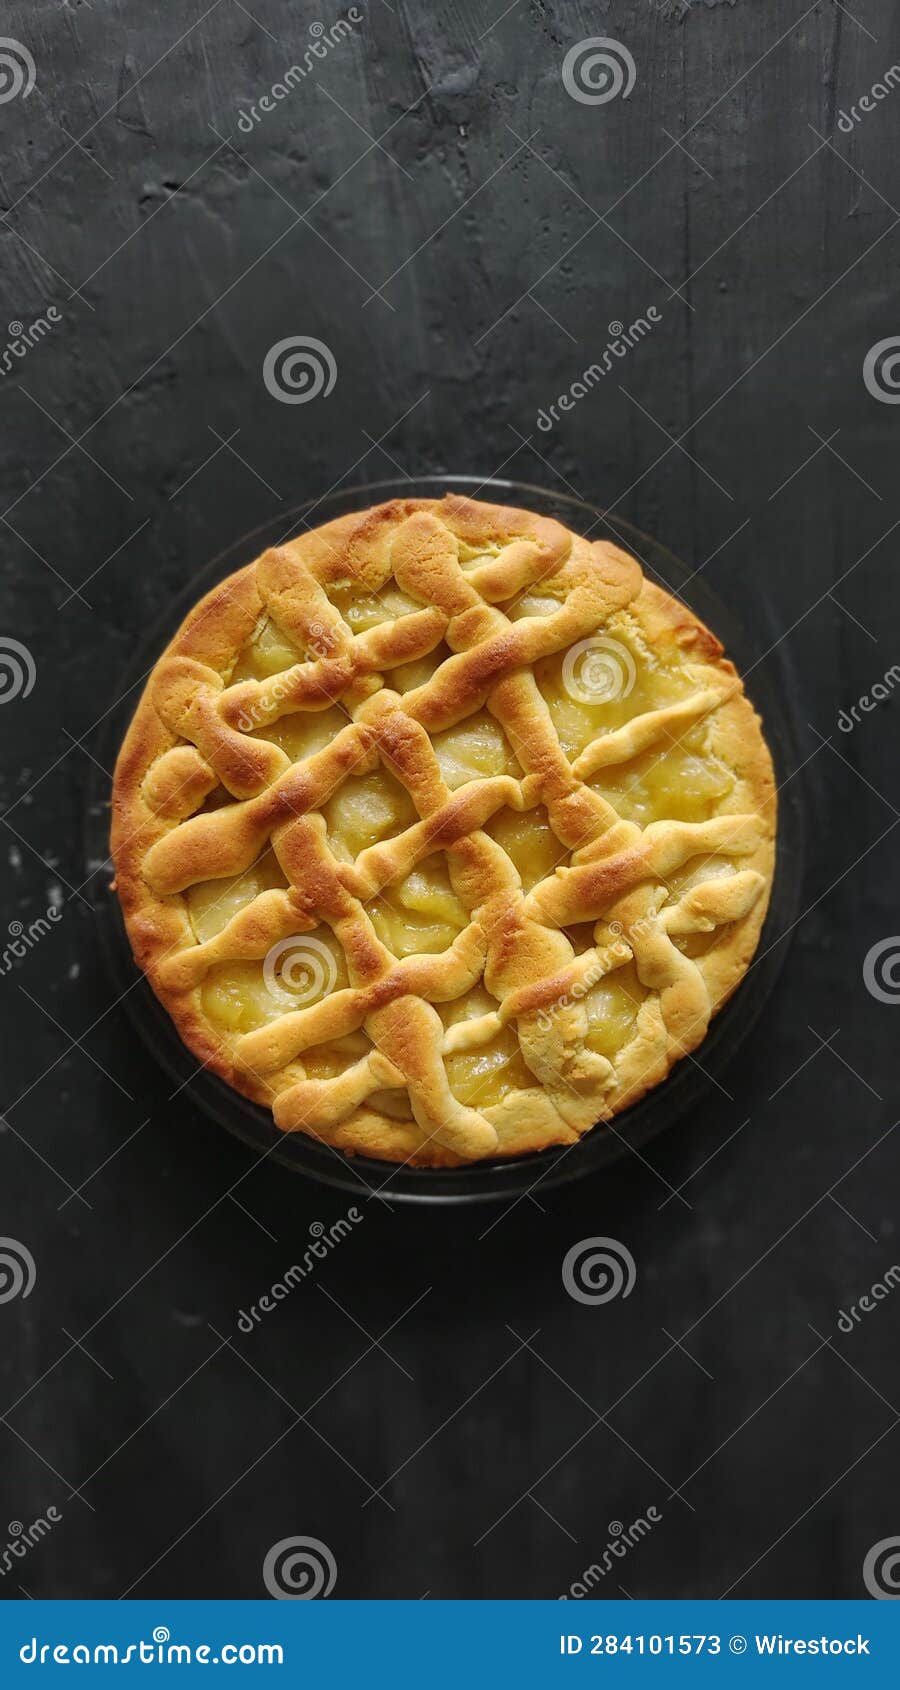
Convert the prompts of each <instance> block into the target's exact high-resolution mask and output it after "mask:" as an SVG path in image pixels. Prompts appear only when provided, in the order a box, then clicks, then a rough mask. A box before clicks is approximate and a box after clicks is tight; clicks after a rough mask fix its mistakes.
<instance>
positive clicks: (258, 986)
mask: <svg viewBox="0 0 900 1690" xmlns="http://www.w3.org/2000/svg"><path fill="white" fill-rule="evenodd" d="M774 832H775V794H774V785H773V780H772V768H771V762H770V758H769V754H768V750H767V748H766V744H765V741H764V739H763V737H762V732H761V728H760V723H759V720H758V718H757V716H756V714H755V712H754V711H753V708H752V706H751V705H750V703H749V701H748V700H747V698H746V696H745V694H744V691H743V688H742V686H741V683H740V680H739V679H738V677H737V675H736V673H735V670H734V668H733V667H732V665H731V664H730V663H729V662H728V661H727V660H726V659H724V658H723V656H722V648H721V646H720V645H719V643H718V641H717V640H716V639H715V638H714V636H713V635H712V634H710V632H709V631H708V629H706V628H705V627H704V626H703V624H702V623H700V622H699V621H698V620H697V619H696V617H695V616H694V615H693V614H692V612H691V611H689V610H688V609H687V608H686V607H685V606H684V605H682V604H681V603H679V602H678V601H677V600H675V599H673V598H671V597H670V596H669V595H668V594H667V593H665V592H663V591H662V590H661V589H660V588H659V587H657V586H656V585H654V584H653V583H651V582H648V581H646V580H645V579H644V577H643V575H642V572H641V569H640V567H639V565H638V564H637V563H636V562H635V560H634V559H633V558H631V557H629V556H627V555H626V554H625V553H624V552H622V551H620V550H618V549H617V548H616V547H614V546H611V545H609V544H607V543H605V542H589V541H587V540H583V539H581V538H579V537H578V536H577V535H575V534H573V533H571V532H569V530H567V529H566V528H564V527H562V526H561V525H560V524H559V523H557V522H555V521H552V520H550V519H548V518H546V517H542V516H538V515H535V514H534V513H532V512H529V511H522V510H513V509H508V508H506V507H502V506H497V505H489V504H482V503H477V502H475V501H474V500H470V499H464V498H459V497H456V496H448V497H446V498H444V499H442V500H422V499H396V500H392V501H391V502H390V503H388V504H384V505H379V506H375V507H374V508H372V509H371V510H368V511H364V512H362V513H359V514H357V515H352V516H345V517H341V518H339V519H338V520H337V521H334V522H330V523H328V524H327V525H325V526H324V527H322V528H319V529H317V530H315V531H312V532H307V533H305V534H303V535H302V536H300V537H299V538H298V539H295V540H292V541H291V542H290V543H289V544H286V545H282V546H277V547H274V548H272V549H271V550H269V551H266V552H264V553H263V555H262V556H261V557H259V558H258V559H257V560H256V561H255V562H254V563H251V564H249V565H248V566H247V567H246V568H245V569H242V570H240V571H239V572H238V573H237V574H235V575H232V576H230V577H229V578H228V580H226V581H223V582H222V583H220V584H219V585H218V586H217V587H215V588H214V589H213V591H212V592H211V593H209V594H208V595H207V596H206V598H204V599H203V600H202V602H201V603H200V604H199V605H197V607H196V608H195V609H194V610H193V611H192V612H191V614H190V616H189V617H188V618H187V620H186V622H185V623H184V624H183V626H182V628H181V630H180V631H179V633H178V634H177V635H176V637H175V639H174V640H173V641H172V643H171V645H170V646H169V647H168V649H167V651H166V652H165V653H164V654H163V656H162V657H161V658H160V660H159V662H158V663H157V665H156V667H155V669H154V670H153V672H152V674H151V676H150V679H149V681H148V684H147V687H146V690H145V692H144V694H143V697H142V699H141V702H140V704H139V706H138V709H137V713H136V715H135V717H134V720H133V722H132V724H131V727H130V729H129V732H128V735H127V737H126V740H125V743H124V745H123V748H122V752H121V755H120V757H119V761H118V765H117V768H116V775H115V786H114V793H113V827H112V847H113V858H114V862H115V869H116V884H117V889H118V893H119V897H120V899H121V903H122V907H123V910H124V913H125V920H126V924H127V928H128V933H129V937H130V940H131V944H132V948H133V950H134V954H135V957H136V959H137V961H138V962H139V964H140V965H141V967H142V968H143V969H144V970H145V972H146V973H147V975H148V976H149V979H150V981H151V984H152V986H153V988H154V990H155V992H156V993H157V995H158V997H159V998H160V999H161V1000H162V1002H163V1003H164V1004H165V1006H166V1008H167V1010H168V1012H169V1014H170V1015H171V1017H172V1019H173V1021H174V1022H175V1024H176V1026H177V1028H178V1030H179V1032H180V1034H181V1037H182V1038H183V1039H184V1041H185V1042H186V1043H187V1044H188V1045H189V1046H190V1048H191V1049H192V1050H193V1051H194V1052H195V1053H196V1055H197V1056H198V1057H199V1058H200V1059H201V1061H202V1062H203V1063H204V1064H206V1065H208V1066H209V1067H210V1068H212V1069H214V1070H215V1071H216V1072H217V1073H219V1074H220V1075H222V1076H223V1077H224V1078H225V1079H226V1080H228V1081H229V1082H230V1083H231V1084H232V1085H233V1086H235V1087H236V1088H237V1089H239V1090H240V1091H241V1092H243V1093H245V1094H246V1095H248V1096H249V1097H251V1098H254V1099H256V1100H257V1101H259V1102H261V1103H264V1104H267V1105H270V1106H271V1108H272V1110H273V1113H274V1116H275V1120H276V1122H277V1124H278V1126H279V1127H281V1128H282V1129H283V1130H284V1131H287V1132H293V1131H298V1130H301V1131H304V1132H307V1133H309V1134H311V1135H312V1136H313V1137H316V1138H319V1139H321V1140H324V1141H325V1142H327V1143H328V1144H330V1145H333V1146H335V1147H337V1148H339V1149H341V1150H344V1151H349V1152H359V1153H364V1154H367V1155H369V1156H376V1157H381V1158H384V1159H386V1160H389V1161H409V1162H411V1163H414V1164H416V1165H419V1166H438V1165H445V1166H447V1165H454V1164H458V1163H461V1162H470V1161H475V1160H478V1159H481V1158H485V1157H496V1156H508V1155H517V1154H520V1153H522V1152H525V1151H530V1150H537V1149H542V1148H544V1147H546V1146H548V1145H553V1144H569V1143H573V1142H575V1140H576V1139H577V1138H578V1137H579V1136H580V1135H581V1134H583V1133H585V1132H587V1131H588V1130H589V1129H590V1128H591V1127H592V1126H594V1124H595V1123H596V1122H597V1121H598V1120H608V1119H609V1118H610V1117H612V1116H613V1115H615V1114H617V1113H618V1112H619V1111H620V1110H622V1109H624V1108H625V1107H626V1106H627V1105H628V1104H630V1103H633V1102H635V1101H636V1099H638V1098H639V1097H641V1096H642V1095H643V1093H644V1092H645V1091H647V1090H648V1088H649V1087H651V1086H654V1085H656V1084H657V1083H658V1082H659V1081H660V1080H662V1079H663V1078H664V1076H665V1075H666V1073H667V1072H668V1070H669V1068H670V1067H671V1066H672V1064H673V1063H674V1062H675V1061H676V1060H677V1059H678V1058H679V1057H681V1056H682V1055H684V1054H686V1053H688V1052H689V1051H691V1050H693V1049H694V1048H695V1047H696V1046H697V1045H698V1044H699V1043H700V1042H701V1040H702V1039H703V1037H704V1035H705V1033H706V1030H707V1027H708V1024H709V1020H710V1016H711V1015H712V1014H714V1013H715V1011H716V1010H717V1009H718V1008H720V1007H721V1005H722V1004H723V1003H724V1002H725V1000H726V998H727V997H728V996H729V995H730V994H731V992H732V991H733V990H734V989H735V987H736V986H737V985H738V983H739V981H740V979H741V977H742V975H743V974H744V972H745V971H746V969H747V967H748V964H749V962H750V958H751V957H752V954H753V951H754V949H755V946H756V943H757V939H758V936H759V931H760V927H761V924H762V920H763V916H764V914H765V909H766V905H767V902H768V895H769V888H770V882H771V875H772V867H773V856H774Z"/></svg>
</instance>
